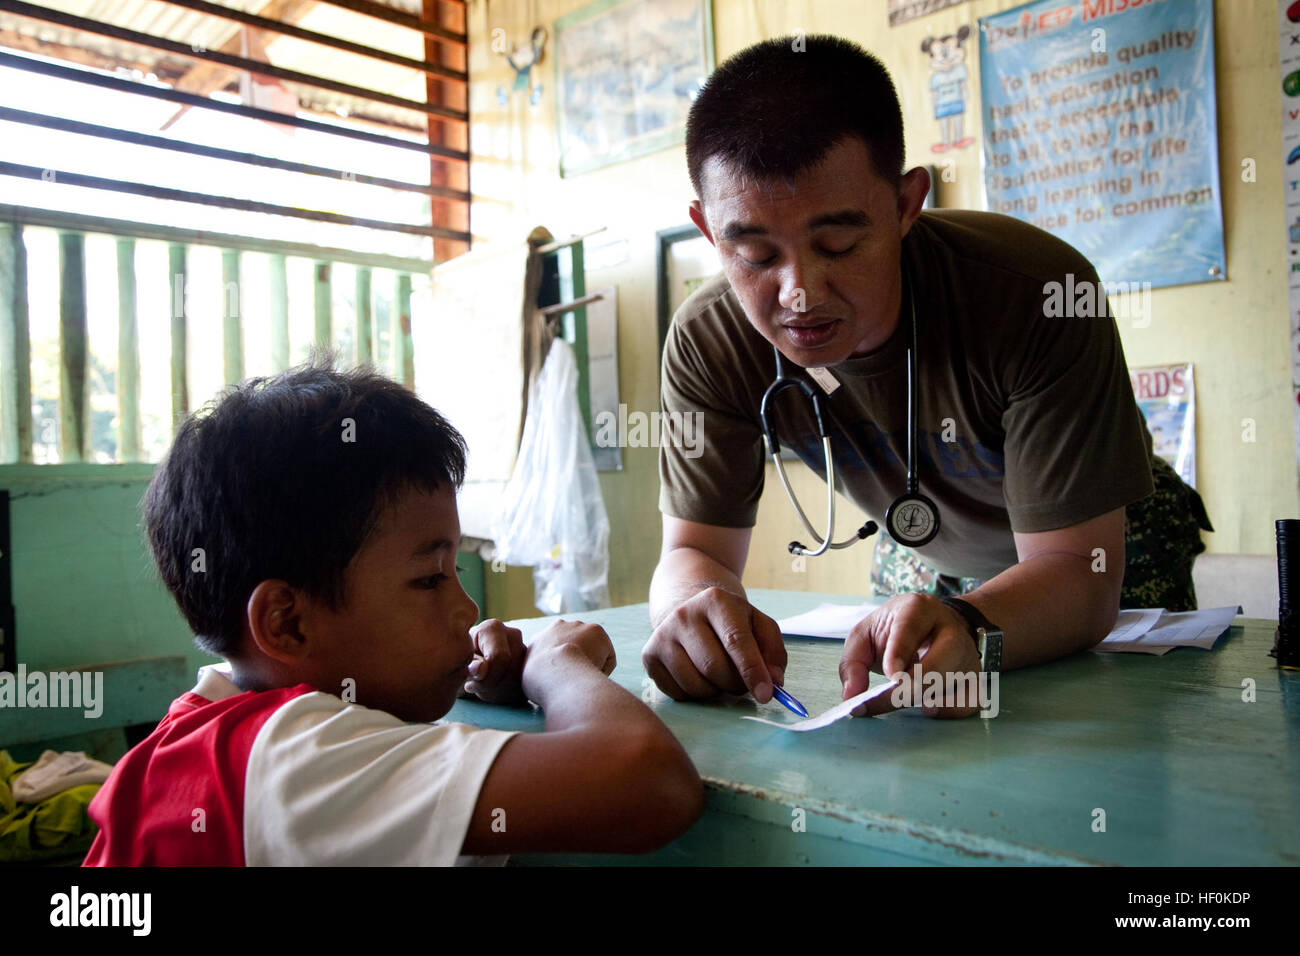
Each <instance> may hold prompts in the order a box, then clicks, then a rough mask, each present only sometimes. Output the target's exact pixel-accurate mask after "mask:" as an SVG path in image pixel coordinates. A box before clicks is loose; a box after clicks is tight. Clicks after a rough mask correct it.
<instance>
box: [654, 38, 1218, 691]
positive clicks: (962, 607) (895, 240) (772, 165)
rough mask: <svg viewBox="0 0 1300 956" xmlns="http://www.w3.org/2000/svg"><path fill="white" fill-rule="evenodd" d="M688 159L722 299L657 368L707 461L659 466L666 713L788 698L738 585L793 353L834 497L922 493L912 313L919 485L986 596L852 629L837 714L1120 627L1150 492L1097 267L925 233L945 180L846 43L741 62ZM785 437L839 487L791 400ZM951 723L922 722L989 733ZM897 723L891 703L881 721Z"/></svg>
mask: <svg viewBox="0 0 1300 956" xmlns="http://www.w3.org/2000/svg"><path fill="white" fill-rule="evenodd" d="M850 91H851V95H850ZM686 152H687V162H688V165H689V167H690V172H691V179H692V182H693V184H694V186H695V189H696V192H697V194H698V195H699V197H700V199H699V200H697V201H696V202H694V203H692V206H691V219H692V221H693V222H694V223H695V224H696V225H697V226H698V227H699V228H700V231H701V232H702V233H703V234H704V235H705V236H706V237H708V238H709V240H710V241H711V242H712V243H713V244H714V245H715V246H716V247H717V249H718V253H719V257H720V259H721V262H722V265H723V272H724V275H723V277H719V278H718V279H715V280H713V281H711V282H709V283H707V284H706V285H705V286H704V287H702V288H701V289H699V290H698V291H697V292H696V293H695V294H694V295H692V296H691V298H690V299H689V300H688V301H687V303H686V304H685V305H683V307H682V309H681V310H679V312H678V314H677V316H676V317H675V320H674V324H673V328H672V330H671V332H670V334H669V336H668V340H667V342H666V345H665V352H664V368H663V404H664V411H665V412H666V413H667V414H668V415H670V416H671V415H673V414H674V413H679V414H687V415H689V414H697V415H698V416H699V419H700V421H699V426H700V428H701V429H702V437H703V440H702V441H700V442H697V443H696V444H695V446H694V447H692V448H690V449H683V448H681V447H678V446H676V445H675V444H674V443H672V442H665V444H664V446H663V447H662V448H661V458H660V474H661V482H662V485H661V493H660V508H661V510H662V511H663V515H664V517H663V526H664V535H663V550H662V553H661V556H660V560H659V564H658V567H657V568H656V570H655V575H654V580H653V582H652V584H651V590H650V610H651V618H652V623H653V624H654V627H655V629H654V633H653V634H652V636H651V638H650V640H649V642H648V643H647V644H646V646H645V649H644V652H643V654H642V659H643V662H644V664H645V666H646V670H647V672H648V673H649V674H650V676H651V677H652V678H653V679H654V680H655V682H656V683H657V684H658V685H659V687H660V688H661V689H662V690H663V691H664V692H665V693H667V694H669V695H670V696H672V697H673V698H675V699H679V700H681V699H691V698H707V697H712V696H716V695H718V694H720V693H745V692H746V691H748V692H751V693H753V695H754V697H755V698H756V699H757V700H759V701H760V702H766V701H767V700H769V699H770V698H771V696H772V693H773V691H772V685H773V684H780V683H781V682H782V681H783V678H784V667H785V663H786V659H785V651H784V647H783V645H782V641H781V635H780V631H779V629H778V628H777V626H776V624H775V622H774V621H772V619H771V618H769V617H767V616H766V615H764V614H762V613H761V612H759V611H757V610H756V609H754V608H753V607H752V606H751V605H750V604H749V603H748V601H747V600H746V598H745V592H744V589H743V587H742V586H741V584H740V578H741V574H742V573H743V570H744V566H745V561H746V557H747V553H748V548H749V540H750V533H751V529H752V526H753V524H754V519H755V514H756V510H757V503H758V497H759V495H760V493H761V491H762V485H763V473H764V460H763V453H762V445H761V441H760V439H761V434H762V432H761V429H760V424H759V417H758V408H759V404H760V403H761V401H762V396H763V392H764V390H765V389H766V388H767V386H768V384H770V383H771V381H772V380H773V378H775V377H776V357H775V353H774V349H776V350H779V352H780V353H781V355H782V357H783V358H782V362H781V364H782V366H783V371H784V373H785V374H786V375H789V376H797V377H800V378H802V379H803V380H804V381H805V382H806V383H808V385H809V387H811V388H814V389H819V390H820V391H821V393H822V401H823V405H824V406H825V407H826V408H827V415H828V418H829V421H828V422H827V430H828V432H829V433H830V435H831V440H832V446H833V447H834V449H835V454H836V461H835V465H836V469H837V470H836V483H837V486H839V487H840V488H841V490H842V491H843V492H844V493H845V494H847V495H848V496H849V497H850V498H852V499H853V500H854V501H855V502H856V503H857V504H859V505H860V506H861V507H862V508H863V509H864V510H866V511H867V512H868V513H870V514H872V515H875V516H881V517H883V515H884V514H885V510H886V509H887V508H888V506H889V504H890V502H891V501H893V500H894V499H895V498H897V497H898V496H899V495H901V494H903V492H904V488H905V485H906V477H907V468H906V456H907V441H908V436H909V431H910V429H909V428H908V417H907V388H908V386H907V364H906V361H905V358H906V354H907V347H908V345H909V344H911V342H912V339H913V328H912V315H913V314H914V315H915V322H916V329H915V334H916V339H917V342H918V347H917V349H916V362H917V367H918V382H919V387H918V393H919V394H918V399H919V401H918V408H917V435H916V440H917V443H918V450H917V460H918V467H917V473H918V474H917V477H918V479H919V485H920V492H921V493H923V494H924V495H926V496H928V497H929V498H930V499H932V500H933V501H934V503H935V504H936V505H937V507H938V512H939V516H940V521H939V529H940V530H939V532H938V534H937V536H936V537H934V538H933V540H930V541H928V542H924V543H923V544H922V545H921V546H920V547H919V548H918V550H919V552H920V554H921V556H922V557H923V558H924V559H925V560H926V561H927V562H928V563H930V564H932V565H933V566H934V567H935V568H937V569H938V570H939V571H941V572H943V573H945V574H949V575H953V576H961V577H975V578H986V579H987V580H986V581H985V582H984V583H983V584H982V585H981V586H980V587H979V588H977V589H976V590H974V591H971V592H970V593H968V594H966V595H963V597H962V600H960V601H957V602H955V603H953V602H951V601H947V603H945V602H941V601H940V600H939V599H938V598H937V597H935V596H933V595H929V594H907V595H900V596H897V597H894V598H892V599H890V600H889V601H888V602H887V603H885V604H884V605H883V606H882V607H880V608H879V609H878V610H877V611H875V612H873V613H872V614H871V615H870V616H868V617H867V618H866V619H864V620H863V621H861V622H860V623H859V624H858V625H857V626H856V627H855V628H854V630H853V632H852V634H851V635H850V637H849V639H848V640H847V641H846V642H845V649H844V655H843V659H842V661H841V664H840V678H841V681H842V683H843V695H844V697H845V698H846V699H847V698H848V697H851V696H854V695H856V694H857V693H859V692H860V691H862V690H864V689H865V688H866V687H867V684H868V676H869V673H870V672H871V671H873V670H874V671H877V672H881V673H884V674H886V675H889V676H894V675H897V674H900V673H904V672H907V671H909V670H910V669H911V668H912V667H913V665H914V664H916V663H917V661H918V660H919V659H920V658H921V657H922V656H923V657H924V660H923V661H922V662H921V667H922V669H923V671H927V672H928V671H936V672H942V673H945V674H951V673H965V674H969V673H971V672H978V671H979V670H980V668H981V662H980V658H979V655H978V653H977V649H976V642H975V641H972V640H971V637H972V636H974V629H975V626H976V625H977V624H981V625H984V626H989V627H994V626H995V627H996V628H998V629H1000V630H1001V631H1002V632H1003V634H1004V644H1003V650H1002V668H1003V669H1009V668H1015V667H1021V666H1025V665H1029V664H1034V663H1039V662H1043V661H1047V660H1051V659H1053V658H1056V657H1060V656H1063V655H1065V654H1069V653H1072V652H1075V651H1078V650H1082V649H1084V648H1088V647H1091V646H1092V645H1094V644H1096V643H1097V642H1098V641H1099V640H1101V639H1102V637H1104V636H1105V635H1106V634H1107V633H1108V632H1109V630H1110V628H1111V627H1112V626H1113V625H1114V623H1115V620H1116V616H1117V614H1118V610H1119V606H1120V593H1121V585H1122V582H1123V578H1124V571H1125V508H1126V506H1128V505H1132V504H1134V503H1135V502H1138V501H1139V500H1141V499H1144V498H1146V497H1147V496H1148V495H1149V494H1150V493H1151V491H1152V487H1153V485H1152V458H1151V443H1150V438H1149V436H1148V435H1147V434H1146V430H1145V426H1144V424H1143V422H1142V418H1141V414H1140V412H1139V411H1138V409H1137V406H1136V404H1135V402H1134V400H1133V394H1132V390H1131V387H1130V385H1129V380H1128V375H1127V369H1126V366H1125V363H1124V356H1123V350H1122V348H1121V346H1120V342H1119V338H1118V333H1117V331H1116V329H1115V326H1114V322H1113V320H1112V319H1111V318H1109V316H1108V315H1107V313H1106V308H1105V297H1104V295H1103V294H1100V285H1099V283H1098V282H1097V276H1096V273H1095V271H1094V270H1093V268H1092V267H1091V265H1090V264H1089V263H1088V262H1087V260H1086V259H1084V257H1083V256H1081V255H1080V254H1079V253H1078V252H1077V251H1075V250H1074V249H1072V248H1071V247H1070V246H1068V245H1066V244H1065V243H1063V242H1061V241H1060V240H1058V239H1055V238H1054V237H1052V236H1050V235H1049V234H1047V233H1044V232H1042V231H1040V230H1037V229H1035V228H1033V227H1032V226H1029V225H1027V224H1024V223H1020V222H1018V221H1016V220H1011V219H1009V218H1007V217H1002V216H993V215H989V214H983V213H974V212H957V211H953V212H948V213H937V214H935V213H925V214H922V213H921V206H922V204H923V201H924V198H925V195H926V193H927V192H928V189H929V176H928V174H927V173H926V171H925V170H923V169H920V168H918V169H913V170H911V171H910V172H907V173H902V172H901V170H902V165H903V138H902V118H901V113H900V111H899V107H898V101H897V97H896V94H895V93H894V89H893V86H892V83H891V82H890V80H889V77H888V74H887V73H886V72H885V70H884V68H883V67H882V66H881V65H880V64H879V62H878V61H876V60H875V59H874V58H872V57H870V56H869V55H868V54H866V53H865V52H863V51H862V50H861V49H860V48H858V47H857V46H856V45H854V44H851V43H849V42H848V41H844V40H840V39H837V38H831V37H807V38H805V42H804V43H803V44H802V45H800V44H792V43H791V42H790V40H789V39H788V38H787V39H785V40H780V39H778V40H771V41H767V42H766V43H762V44H758V45H756V46H754V47H751V48H749V49H748V50H745V51H742V52H741V53H740V54H737V55H736V56H735V57H733V58H732V59H731V60H729V61H728V62H727V63H725V64H723V66H722V67H720V68H719V69H718V70H717V71H716V72H715V73H714V75H713V76H712V77H710V79H709V81H708V83H707V84H706V85H705V87H704V89H703V90H702V91H701V92H700V94H699V96H698V97H697V99H696V101H695V103H694V105H693V106H692V109H691V115H690V119H689V120H688V124H687V140H686ZM1054 282H1056V283H1061V284H1066V283H1068V284H1069V285H1070V286H1072V287H1080V288H1081V287H1083V286H1086V285H1088V284H1091V285H1092V286H1093V287H1094V288H1096V289H1097V290H1098V293H1099V294H1098V295H1097V296H1095V297H1094V298H1093V300H1092V301H1093V302H1094V306H1095V308H1094V310H1093V311H1092V312H1091V313H1090V314H1075V315H1070V316H1068V317H1066V316H1060V315H1059V314H1056V313H1054V312H1053V310H1052V309H1051V308H1050V307H1049V304H1048V296H1047V293H1048V289H1049V288H1050V287H1051V283H1054ZM1070 301H1071V303H1073V302H1074V301H1075V300H1074V299H1073V298H1071V299H1070ZM1080 301H1083V300H1080ZM1086 311H1087V310H1085V312H1086ZM809 370H811V371H809ZM769 417H770V419H771V420H772V421H773V423H774V424H775V428H776V431H777V434H778V436H779V438H780V439H781V441H782V442H783V443H784V444H786V445H788V446H789V447H792V448H794V450H795V451H796V452H797V453H798V454H799V456H800V457H801V458H803V459H804V460H805V461H807V462H808V463H809V464H810V465H811V466H812V467H814V468H815V469H816V470H818V471H819V472H821V473H822V474H823V476H825V470H824V465H823V464H822V460H821V459H822V454H821V442H820V439H819V438H818V437H817V429H816V426H815V422H814V421H813V418H812V416H811V413H810V407H809V404H808V400H807V399H806V398H804V397H803V396H802V395H796V394H794V390H792V389H791V390H787V391H786V392H784V393H782V396H781V398H780V399H779V400H776V401H774V403H773V407H772V409H771V411H770V412H769ZM1193 494H1194V493H1193ZM1198 503H1199V502H1198ZM805 507H808V506H807V503H805ZM809 510H810V511H812V512H813V513H814V514H816V515H818V516H820V515H821V513H822V510H821V507H820V503H819V504H818V506H817V507H814V508H810V509H809ZM1205 524H1208V522H1205ZM1193 533H1195V531H1194V529H1193ZM1197 543H1198V544H1199V538H1198V539H1197ZM812 546H813V547H815V546H816V542H813V545H812ZM1099 556H1101V560H1100V561H1099V560H1098V557H1099ZM1187 567H1188V571H1189V572H1190V561H1189V562H1188V565H1187ZM963 602H964V603H963ZM958 703H961V702H958ZM945 704H946V706H943V707H940V708H937V709H932V710H928V711H927V712H928V713H932V714H935V715H945V716H968V715H970V714H973V713H975V712H976V707H975V706H974V705H973V702H969V701H968V702H964V704H965V705H964V706H953V704H954V702H953V701H946V702H945ZM893 707H894V703H893V702H892V701H891V700H890V699H889V698H878V699H876V700H874V701H872V702H871V703H869V704H867V705H865V708H864V709H863V712H864V713H880V712H884V711H887V710H890V709H893Z"/></svg>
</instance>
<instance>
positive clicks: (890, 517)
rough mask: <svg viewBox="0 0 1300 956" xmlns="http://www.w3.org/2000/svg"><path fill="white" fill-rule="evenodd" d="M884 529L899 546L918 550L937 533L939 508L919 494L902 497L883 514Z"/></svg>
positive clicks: (914, 493)
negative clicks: (902, 545) (903, 545)
mask: <svg viewBox="0 0 1300 956" xmlns="http://www.w3.org/2000/svg"><path fill="white" fill-rule="evenodd" d="M885 527H886V528H887V529H888V531H889V536H890V537H891V538H893V539H894V540H895V541H897V542H898V543H899V544H905V545H907V546H908V547H912V548H919V547H921V546H922V545H924V544H929V543H930V542H931V541H933V540H934V536H935V535H936V534H938V533H939V508H938V506H936V505H935V503H934V502H933V501H931V500H930V499H929V498H927V497H926V496H925V495H923V494H920V493H919V492H913V493H909V494H906V495H903V496H901V497H899V498H897V499H896V500H895V501H894V503H893V504H892V505H890V506H889V510H888V511H886V512H885Z"/></svg>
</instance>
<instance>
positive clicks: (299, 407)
mask: <svg viewBox="0 0 1300 956" xmlns="http://www.w3.org/2000/svg"><path fill="white" fill-rule="evenodd" d="M349 439H351V440H349ZM465 453H466V452H465V440H464V439H463V438H462V437H461V435H460V433H459V432H457V431H456V429H454V428H453V427H452V426H451V425H450V424H448V423H447V421H446V419H444V418H443V417H442V416H441V415H439V414H438V413H437V412H436V411H434V410H433V409H432V408H430V407H429V406H428V405H426V404H425V403H424V402H422V401H420V399H418V398H417V397H416V396H415V394H414V393H412V392H411V391H409V390H408V389H406V388H404V387H403V386H401V385H399V384H397V383H396V382H394V381H392V380H391V379H387V378H384V377H383V376H382V375H379V374H377V373H376V372H374V371H373V370H370V369H366V368H358V369H352V370H349V371H343V372H340V371H336V370H335V369H334V368H332V367H331V364H330V362H329V361H328V359H314V360H313V361H312V362H311V363H309V364H307V365H302V366H299V367H297V368H293V369H290V370H288V371H287V372H283V373H281V374H279V375H277V376H275V377H274V378H269V379H268V378H255V379H251V380H249V381H247V382H244V383H242V384H240V385H237V386H232V387H230V388H228V389H227V390H226V391H225V392H223V393H222V394H221V395H220V396H218V398H217V399H215V400H213V401H212V402H210V403H209V404H208V405H207V406H205V407H204V408H203V409H202V410H200V411H199V412H197V413H196V414H194V415H191V416H190V417H189V418H187V419H186V420H185V422H184V423H183V424H182V425H181V427H180V429H179V431H178V432H177V433H176V438H175V440H174V441H173V442H172V446H171V450H170V451H169V452H168V453H167V457H166V459H165V460H164V461H163V462H162V463H161V464H159V466H158V469H157V471H156V472H155V473H154V476H153V480H152V481H151V482H150V483H149V489H148V491H146V492H145V496H144V501H143V511H144V523H145V529H146V531H147V533H148V536H149V543H150V545H151V546H152V548H153V554H154V560H155V561H156V562H157V565H158V571H159V573H160V574H161V575H162V579H163V582H164V583H165V584H166V585H167V588H168V589H169V590H170V591H171V592H172V596H173V597H175V598H176V603H177V604H178V605H180V609H181V613H182V614H184V615H185V619H186V620H187V621H188V622H189V625H190V627H191V629H192V630H193V632H194V635H195V641H196V642H197V643H198V645H199V646H200V647H201V648H203V650H205V651H207V652H208V653H210V654H215V655H219V656H229V655H231V654H234V653H236V651H237V650H238V648H239V644H240V639H241V635H242V633H243V630H244V621H245V616H246V613H247V604H248V598H249V595H250V594H252V592H253V588H254V587H256V586H257V585H258V584H259V583H260V582H261V581H264V580H267V579H269V578H279V579H282V580H284V581H286V582H288V583H289V584H290V585H292V586H294V587H299V588H302V589H303V590H304V591H305V592H306V593H308V594H309V595H311V596H312V597H313V598H315V599H317V600H321V601H323V602H325V603H326V605H327V606H329V607H331V608H337V607H340V606H342V604H343V603H344V602H345V601H346V595H345V594H344V592H343V571H344V568H346V567H347V565H348V562H349V561H351V560H352V557H353V555H355V554H356V553H357V551H358V550H360V548H361V546H362V544H363V543H364V542H365V540H366V537H367V536H368V535H369V534H370V532H371V530H372V529H373V528H374V527H375V525H376V523H377V521H378V520H379V518H380V515H381V513H382V511H383V509H384V508H385V507H386V506H387V505H389V504H391V503H393V502H394V501H395V500H396V499H397V498H398V497H399V496H400V495H401V494H403V493H404V492H406V491H408V490H420V491H433V490H436V489H438V488H440V487H443V486H444V485H449V486H451V487H452V488H458V487H459V486H460V484H461V482H462V481H463V480H464V477H465ZM199 548H201V549H202V552H201V553H199V552H197V551H196V549H199Z"/></svg>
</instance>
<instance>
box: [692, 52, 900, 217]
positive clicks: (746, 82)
mask: <svg viewBox="0 0 1300 956" xmlns="http://www.w3.org/2000/svg"><path fill="white" fill-rule="evenodd" d="M846 136H857V137H859V138H861V139H862V140H863V142H865V143H866V145H867V150H868V152H869V153H870V155H871V160H872V163H874V165H875V167H876V168H875V173H876V175H878V176H880V177H881V178H882V179H884V180H885V181H886V182H888V183H889V184H890V185H891V186H893V187H894V189H895V190H896V189H898V184H899V179H900V177H901V174H902V171H903V113H902V110H901V109H900V108H899V105H898V93H897V92H896V91H895V89H894V83H893V81H892V80H891V79H890V78H889V73H888V71H887V70H886V69H885V67H884V65H883V64H882V63H881V62H880V61H879V60H878V59H876V58H875V57H874V56H872V55H871V54H870V53H868V52H867V51H866V50H864V49H862V47H860V46H858V45H857V44H856V43H853V42H852V41H850V40H845V39H843V38H842V37H836V36H828V35H825V34H816V35H812V36H806V37H805V36H788V37H778V38H776V39H772V40H765V41H763V42H762V43H756V44H754V45H753V46H751V47H748V48H747V49H744V50H741V51H740V52H739V53H737V54H736V55H735V56H733V57H731V58H730V59H728V60H727V61H726V62H725V63H723V64H722V66H720V67H718V69H717V70H715V71H714V72H713V75H712V76H710V77H709V78H708V80H707V81H706V82H705V84H704V87H703V89H701V90H700V93H699V95H698V96H697V97H696V98H695V102H694V103H693V104H692V105H691V110H690V114H689V116H688V117H687V120H686V166H687V169H688V170H689V171H690V176H691V185H692V186H694V187H695V194H696V195H697V196H699V197H700V198H701V199H703V198H704V194H703V192H702V191H701V188H700V187H701V170H702V169H703V167H704V164H705V162H706V161H707V160H708V159H710V158H711V157H715V156H716V157H718V158H719V159H721V160H723V161H724V162H726V164H727V165H728V166H730V167H732V168H733V169H735V170H736V171H737V172H741V173H744V174H745V175H747V176H752V177H754V178H756V179H787V180H789V179H792V178H793V177H794V176H796V175H797V174H799V173H801V172H803V171H804V170H805V169H809V168H811V167H812V166H815V165H816V164H817V163H818V161H819V160H821V158H822V157H823V156H825V155H826V152H827V151H828V150H829V149H830V148H831V147H832V146H834V145H835V144H836V143H838V142H839V141H840V140H842V139H843V138H844V137H846Z"/></svg>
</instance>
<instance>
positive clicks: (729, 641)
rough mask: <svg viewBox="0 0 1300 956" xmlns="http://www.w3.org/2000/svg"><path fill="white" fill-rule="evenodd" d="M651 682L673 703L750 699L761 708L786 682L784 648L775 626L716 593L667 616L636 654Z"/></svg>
mask: <svg viewBox="0 0 1300 956" xmlns="http://www.w3.org/2000/svg"><path fill="white" fill-rule="evenodd" d="M641 662H642V664H644V665H645V669H646V673H648V674H649V675H650V676H651V677H652V678H653V679H654V682H655V683H656V684H657V685H658V686H659V689H660V690H662V691H663V692H664V693H665V694H667V695H668V696H669V697H671V698H672V699H673V700H706V699H708V698H711V697H717V696H718V695H720V694H737V695H740V694H744V693H746V692H748V693H752V694H753V695H754V699H755V700H757V701H758V702H759V703H760V704H765V703H767V702H768V701H769V700H771V699H772V684H773V683H774V682H775V683H777V684H780V683H782V682H783V681H784V679H785V665H786V656H785V644H784V642H783V641H782V640H781V629H780V628H778V627H777V626H776V621H774V620H772V619H771V618H770V617H768V616H767V615H766V614H764V613H762V612H761V611H758V610H756V609H755V608H753V607H752V606H751V605H750V604H749V602H748V601H746V600H745V599H744V598H742V597H739V596H738V595H736V594H733V593H732V592H730V591H728V590H725V589H724V588H720V587H710V588H705V589H704V590H702V591H700V592H699V593H697V594H695V595H694V596H693V597H691V598H689V599H687V600H686V601H684V602H683V603H681V604H679V605H678V606H677V607H676V608H674V609H673V610H672V611H670V612H669V613H668V614H667V616H665V617H664V618H663V619H662V620H661V621H660V622H659V625H658V627H656V628H655V630H654V633H653V634H651V635H650V640H649V641H648V642H647V643H646V646H645V648H644V649H643V650H642V652H641Z"/></svg>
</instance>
